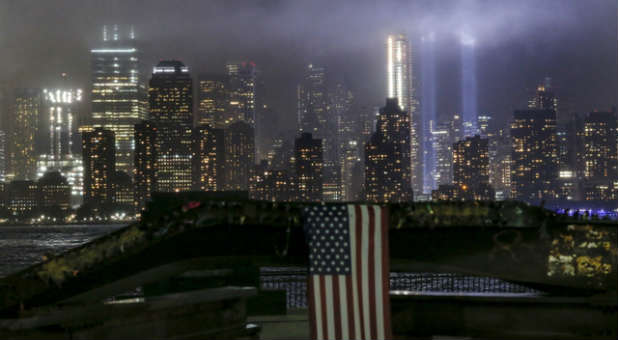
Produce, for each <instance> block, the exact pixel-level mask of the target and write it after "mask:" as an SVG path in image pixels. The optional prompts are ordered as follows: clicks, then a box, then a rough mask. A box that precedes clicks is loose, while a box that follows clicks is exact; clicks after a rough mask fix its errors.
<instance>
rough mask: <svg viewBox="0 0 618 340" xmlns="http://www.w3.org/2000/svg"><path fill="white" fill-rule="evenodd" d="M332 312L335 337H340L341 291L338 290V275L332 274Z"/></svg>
mask: <svg viewBox="0 0 618 340" xmlns="http://www.w3.org/2000/svg"><path fill="white" fill-rule="evenodd" d="M331 277H332V279H331V280H332V285H333V313H334V325H333V327H334V333H335V339H341V297H340V295H341V292H340V291H339V275H333V276H331Z"/></svg>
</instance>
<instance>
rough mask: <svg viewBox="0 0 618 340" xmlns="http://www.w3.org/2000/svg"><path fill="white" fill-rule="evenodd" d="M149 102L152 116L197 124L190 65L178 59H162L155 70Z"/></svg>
mask: <svg viewBox="0 0 618 340" xmlns="http://www.w3.org/2000/svg"><path fill="white" fill-rule="evenodd" d="M148 102H149V104H150V120H152V121H154V122H157V123H159V124H183V125H187V126H191V125H193V81H192V79H191V75H190V74H189V68H188V67H187V66H185V65H184V64H183V63H182V62H180V61H177V60H163V61H161V62H159V63H158V64H157V66H155V67H154V68H153V71H152V78H151V79H150V82H149V87H148Z"/></svg>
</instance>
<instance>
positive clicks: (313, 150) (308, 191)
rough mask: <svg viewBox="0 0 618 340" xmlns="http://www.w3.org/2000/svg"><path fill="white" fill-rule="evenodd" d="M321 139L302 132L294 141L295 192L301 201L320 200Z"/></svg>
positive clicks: (322, 159)
mask: <svg viewBox="0 0 618 340" xmlns="http://www.w3.org/2000/svg"><path fill="white" fill-rule="evenodd" d="M322 145H323V143H322V141H321V140H320V139H316V138H313V136H312V135H311V133H306V132H304V133H302V134H301V135H300V137H298V138H296V140H295V141H294V158H295V162H296V194H297V199H298V200H299V201H302V202H320V201H321V200H322V196H323V193H322V190H323V185H322V183H323V175H322V170H323V164H324V157H323V152H322Z"/></svg>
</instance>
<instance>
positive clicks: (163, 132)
mask: <svg viewBox="0 0 618 340" xmlns="http://www.w3.org/2000/svg"><path fill="white" fill-rule="evenodd" d="M148 101H149V104H150V121H151V122H153V123H154V124H155V126H156V127H157V138H156V140H157V142H156V144H157V145H156V147H157V148H158V149H157V158H156V171H157V191H161V192H180V191H189V190H191V184H192V179H191V157H192V152H191V136H192V126H193V80H192V79H191V75H190V74H189V68H188V67H187V66H185V65H184V64H183V63H182V62H180V61H176V60H169V61H168V60H164V61H161V62H159V64H157V66H155V67H154V68H153V72H152V78H151V79H150V82H149V87H148Z"/></svg>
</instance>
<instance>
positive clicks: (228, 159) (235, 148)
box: [224, 121, 255, 191]
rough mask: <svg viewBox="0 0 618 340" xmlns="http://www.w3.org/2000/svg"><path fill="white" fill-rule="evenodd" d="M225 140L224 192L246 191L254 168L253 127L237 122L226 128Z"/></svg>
mask: <svg viewBox="0 0 618 340" xmlns="http://www.w3.org/2000/svg"><path fill="white" fill-rule="evenodd" d="M224 139H225V175H226V177H225V186H226V190H231V191H239V190H240V191H246V190H248V189H249V178H250V177H251V172H252V170H253V167H254V166H255V142H254V141H255V135H254V129H253V127H252V126H251V125H250V124H249V123H246V122H244V121H238V122H236V123H233V124H231V125H230V126H228V127H227V129H226V130H225V133H224Z"/></svg>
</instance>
